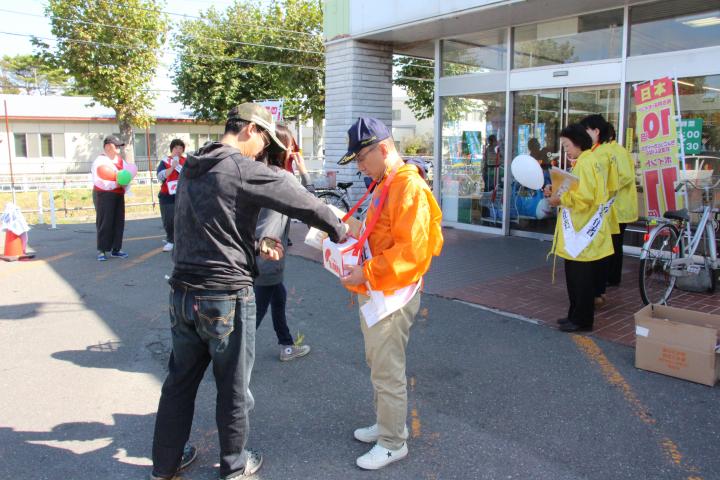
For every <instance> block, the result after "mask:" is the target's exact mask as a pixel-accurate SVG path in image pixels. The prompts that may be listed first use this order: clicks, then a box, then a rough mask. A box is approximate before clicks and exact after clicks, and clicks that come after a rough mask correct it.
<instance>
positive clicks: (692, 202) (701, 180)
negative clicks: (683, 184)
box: [685, 170, 720, 212]
mask: <svg viewBox="0 0 720 480" xmlns="http://www.w3.org/2000/svg"><path fill="white" fill-rule="evenodd" d="M685 173H686V175H685V178H686V179H687V180H689V181H690V182H691V183H688V184H687V194H688V205H687V208H688V210H690V211H691V212H693V211H699V210H702V209H703V207H704V206H705V205H709V206H710V207H711V208H715V205H720V188H719V187H718V185H719V184H720V173H718V174H717V175H715V174H714V172H713V171H712V170H705V171H696V170H688V171H686V172H685ZM706 189H708V190H707V192H706Z"/></svg>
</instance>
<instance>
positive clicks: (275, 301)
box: [254, 283, 295, 345]
mask: <svg viewBox="0 0 720 480" xmlns="http://www.w3.org/2000/svg"><path fill="white" fill-rule="evenodd" d="M254 288H255V303H256V306H257V307H256V308H257V313H256V316H257V323H256V324H255V328H256V329H257V328H260V323H261V322H262V321H263V318H264V317H265V313H267V310H268V307H271V308H272V311H271V314H272V322H273V328H274V329H275V335H277V339H278V345H292V344H293V343H295V342H293V338H292V335H291V334H290V329H289V328H288V324H287V317H286V316H285V305H286V304H287V290H285V285H283V284H282V283H278V284H276V285H267V286H260V285H255V287H254Z"/></svg>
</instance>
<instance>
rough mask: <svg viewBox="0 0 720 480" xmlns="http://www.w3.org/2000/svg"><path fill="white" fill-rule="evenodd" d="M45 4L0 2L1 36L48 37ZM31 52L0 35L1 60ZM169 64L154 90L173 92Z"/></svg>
mask: <svg viewBox="0 0 720 480" xmlns="http://www.w3.org/2000/svg"><path fill="white" fill-rule="evenodd" d="M233 3H234V0H214V1H205V0H166V2H165V6H164V7H163V10H164V11H166V12H172V13H181V14H186V15H196V14H197V13H198V12H199V11H200V10H206V9H207V8H209V7H210V6H215V7H216V8H218V9H224V8H225V7H227V6H229V5H231V4H233ZM46 4H47V2H45V1H44V0H23V1H22V2H18V0H0V19H2V21H0V32H8V33H16V34H23V35H36V36H39V37H51V34H50V23H49V21H48V20H47V18H45V17H44V8H45V5H46ZM12 12H19V13H12ZM32 15H37V16H32ZM40 16H42V17H40ZM170 20H171V21H173V22H177V21H178V20H180V17H177V16H170ZM32 52H33V48H32V45H31V43H30V37H21V36H15V35H7V34H6V33H0V56H3V55H17V54H25V53H32ZM172 61H173V56H172V55H170V54H165V55H164V57H163V58H162V60H161V67H160V69H159V71H158V75H157V78H156V79H155V82H154V85H153V86H154V88H158V89H160V90H164V89H172V83H171V80H170V79H169V78H168V77H169V76H168V72H167V68H168V67H169V66H170V64H171V63H172ZM161 93H162V92H161Z"/></svg>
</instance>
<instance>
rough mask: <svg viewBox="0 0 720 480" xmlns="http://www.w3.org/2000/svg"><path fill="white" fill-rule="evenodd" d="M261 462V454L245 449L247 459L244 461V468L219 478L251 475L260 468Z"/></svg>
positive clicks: (227, 478)
mask: <svg viewBox="0 0 720 480" xmlns="http://www.w3.org/2000/svg"><path fill="white" fill-rule="evenodd" d="M262 463H263V457H262V455H260V454H259V453H258V452H253V451H252V450H247V461H246V462H245V468H244V469H243V470H242V471H241V472H239V471H238V472H233V473H231V474H230V475H227V476H225V477H222V479H221V480H232V479H233V478H244V477H252V476H253V475H255V473H256V472H257V471H258V470H260V467H261V466H262Z"/></svg>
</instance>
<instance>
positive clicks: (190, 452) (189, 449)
mask: <svg viewBox="0 0 720 480" xmlns="http://www.w3.org/2000/svg"><path fill="white" fill-rule="evenodd" d="M196 458H197V448H195V447H193V446H192V445H190V444H189V443H186V444H185V448H183V454H182V458H181V459H180V466H179V467H178V469H177V472H175V474H176V475H177V473H179V472H180V471H182V470H184V469H185V468H187V467H188V466H189V465H190V464H191V463H193V462H194V461H195V459H196ZM177 478H178V477H176V476H175V475H172V476H170V477H163V476H160V475H155V474H154V473H153V474H150V480H174V479H177Z"/></svg>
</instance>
